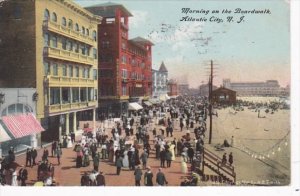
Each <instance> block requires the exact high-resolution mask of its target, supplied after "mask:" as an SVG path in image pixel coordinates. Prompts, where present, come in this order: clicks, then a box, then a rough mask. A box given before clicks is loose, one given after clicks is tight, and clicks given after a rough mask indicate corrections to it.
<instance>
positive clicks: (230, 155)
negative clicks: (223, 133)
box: [228, 152, 233, 166]
mask: <svg viewBox="0 0 300 196" xmlns="http://www.w3.org/2000/svg"><path fill="white" fill-rule="evenodd" d="M228 162H229V165H230V166H231V165H232V163H233V156H232V152H230V153H229V157H228Z"/></svg>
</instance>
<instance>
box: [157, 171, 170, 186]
mask: <svg viewBox="0 0 300 196" xmlns="http://www.w3.org/2000/svg"><path fill="white" fill-rule="evenodd" d="M156 183H157V184H158V185H159V186H164V185H167V184H168V181H167V180H166V177H165V174H164V173H163V172H162V169H161V168H159V169H158V173H157V174H156Z"/></svg>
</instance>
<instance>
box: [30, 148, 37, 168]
mask: <svg viewBox="0 0 300 196" xmlns="http://www.w3.org/2000/svg"><path fill="white" fill-rule="evenodd" d="M36 157H37V150H36V149H35V148H32V149H31V158H32V166H33V165H36V162H35V159H36Z"/></svg>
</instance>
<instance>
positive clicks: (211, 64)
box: [208, 60, 214, 144]
mask: <svg viewBox="0 0 300 196" xmlns="http://www.w3.org/2000/svg"><path fill="white" fill-rule="evenodd" d="M213 66H214V65H213V61H212V60H211V61H210V76H209V106H208V112H209V139H208V143H209V144H211V137H212V91H213Z"/></svg>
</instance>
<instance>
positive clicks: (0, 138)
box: [0, 124, 11, 142]
mask: <svg viewBox="0 0 300 196" xmlns="http://www.w3.org/2000/svg"><path fill="white" fill-rule="evenodd" d="M9 140H11V137H10V136H9V135H8V134H7V132H6V130H5V129H4V128H3V126H2V125H1V124H0V142H6V141H9Z"/></svg>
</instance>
